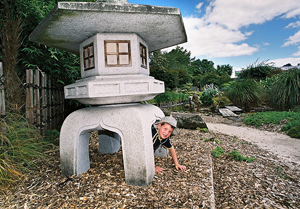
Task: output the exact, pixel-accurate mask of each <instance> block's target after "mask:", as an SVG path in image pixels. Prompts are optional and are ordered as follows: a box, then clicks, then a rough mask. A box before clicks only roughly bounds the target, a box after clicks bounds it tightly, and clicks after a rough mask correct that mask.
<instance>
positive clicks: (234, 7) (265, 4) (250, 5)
mask: <svg viewBox="0 0 300 209" xmlns="http://www.w3.org/2000/svg"><path fill="white" fill-rule="evenodd" d="M298 8H299V0H286V1H285V2H284V3H283V2H282V1H281V0H267V1H257V0H243V1H240V0H215V1H212V2H211V3H210V5H209V6H208V8H207V13H206V16H205V19H206V21H208V22H210V23H215V24H220V25H223V26H225V27H227V28H229V29H232V30H238V29H240V28H241V27H243V26H248V25H250V24H262V23H264V22H266V21H269V20H272V19H273V18H274V17H277V16H280V15H284V14H285V15H286V17H291V16H296V15H299V14H300V9H298Z"/></svg>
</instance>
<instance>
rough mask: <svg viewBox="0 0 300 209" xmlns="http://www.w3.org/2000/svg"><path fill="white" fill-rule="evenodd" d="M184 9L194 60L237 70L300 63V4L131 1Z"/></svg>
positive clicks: (231, 0)
mask: <svg viewBox="0 0 300 209" xmlns="http://www.w3.org/2000/svg"><path fill="white" fill-rule="evenodd" d="M128 2H129V3H132V4H148V5H155V6H169V7H177V8H179V9H180V11H181V14H182V17H183V21H184V25H185V29H186V33H187V36H188V42H187V43H184V44H181V45H180V46H182V47H184V48H185V49H187V50H188V51H191V53H192V56H193V57H196V58H199V59H200V60H202V59H208V60H211V61H213V62H214V63H215V65H224V64H225V65H226V64H229V65H231V66H233V69H234V70H239V69H240V68H246V67H247V66H249V65H250V64H252V63H255V62H263V61H268V63H274V66H276V67H281V66H283V65H285V64H287V63H290V64H292V65H297V64H298V63H300V1H299V0H285V1H284V2H283V1H282V0H263V1H261V0H160V1H157V0H128Z"/></svg>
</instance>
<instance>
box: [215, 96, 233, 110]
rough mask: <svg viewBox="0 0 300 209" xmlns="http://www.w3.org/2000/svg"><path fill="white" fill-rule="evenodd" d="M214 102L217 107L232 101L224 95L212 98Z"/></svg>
mask: <svg viewBox="0 0 300 209" xmlns="http://www.w3.org/2000/svg"><path fill="white" fill-rule="evenodd" d="M213 100H214V104H215V105H216V106H218V107H224V106H225V105H230V104H231V103H232V102H231V101H230V99H228V97H226V96H217V97H214V98H213Z"/></svg>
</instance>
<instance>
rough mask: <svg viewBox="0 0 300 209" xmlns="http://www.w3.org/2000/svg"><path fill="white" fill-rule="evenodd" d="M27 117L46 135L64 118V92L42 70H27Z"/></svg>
mask: <svg viewBox="0 0 300 209" xmlns="http://www.w3.org/2000/svg"><path fill="white" fill-rule="evenodd" d="M26 118H27V119H28V121H29V122H30V123H31V124H35V125H36V126H37V128H39V129H40V133H41V134H42V135H44V136H45V135H46V134H47V130H53V129H54V128H57V127H58V125H60V123H61V122H62V121H63V120H64V93H63V91H61V90H60V89H56V88H55V89H54V88H52V85H51V80H50V78H49V76H47V75H46V74H45V73H43V72H41V71H40V70H35V71H33V70H26Z"/></svg>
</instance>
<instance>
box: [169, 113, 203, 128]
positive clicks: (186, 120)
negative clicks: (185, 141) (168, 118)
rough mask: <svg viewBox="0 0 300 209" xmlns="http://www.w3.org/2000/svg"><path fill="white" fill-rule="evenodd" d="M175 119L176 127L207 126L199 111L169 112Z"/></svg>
mask: <svg viewBox="0 0 300 209" xmlns="http://www.w3.org/2000/svg"><path fill="white" fill-rule="evenodd" d="M171 115H172V116H173V117H174V118H175V119H176V120H177V127H178V128H185V129H197V128H207V125H206V123H205V122H204V121H203V119H202V118H201V116H200V115H199V113H174V112H172V114H171Z"/></svg>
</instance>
